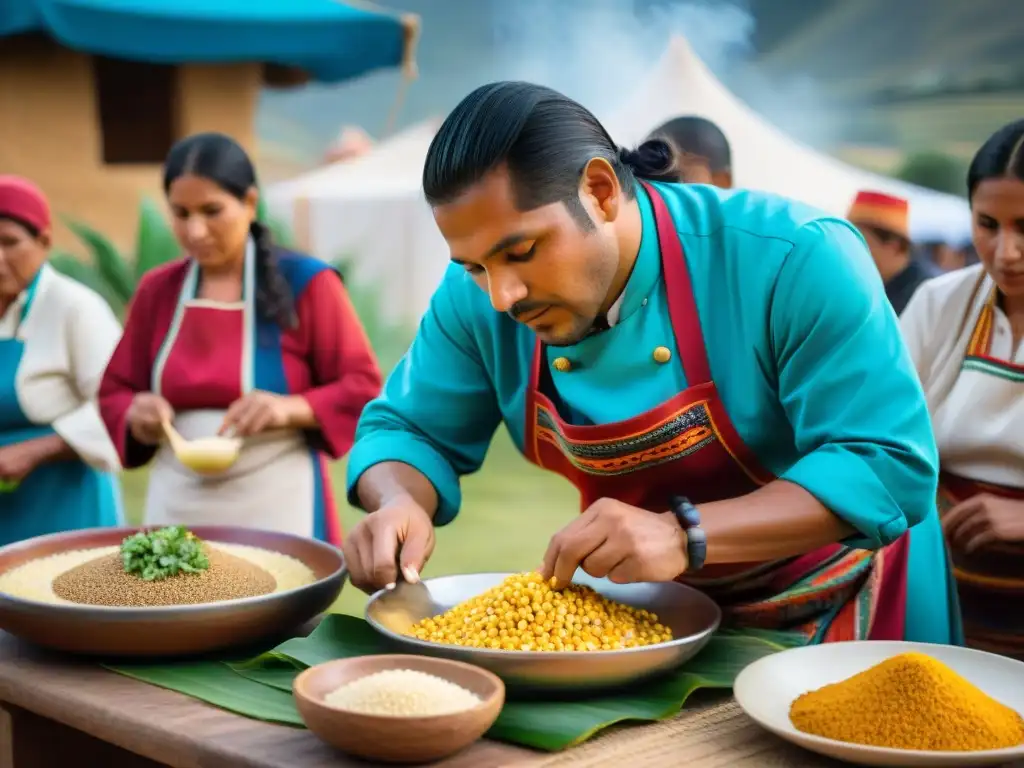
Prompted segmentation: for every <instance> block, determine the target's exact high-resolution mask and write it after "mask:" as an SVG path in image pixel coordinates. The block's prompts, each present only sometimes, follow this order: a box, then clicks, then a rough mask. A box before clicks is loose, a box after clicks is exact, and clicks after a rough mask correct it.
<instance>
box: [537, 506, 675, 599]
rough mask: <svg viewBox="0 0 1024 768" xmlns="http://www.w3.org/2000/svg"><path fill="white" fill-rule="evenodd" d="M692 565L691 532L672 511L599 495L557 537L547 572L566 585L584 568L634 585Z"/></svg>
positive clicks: (546, 560) (548, 556)
mask: <svg viewBox="0 0 1024 768" xmlns="http://www.w3.org/2000/svg"><path fill="white" fill-rule="evenodd" d="M687 564H688V563H687V558H686V535H685V534H684V533H683V530H682V528H680V527H679V523H678V522H677V521H676V519H675V516H674V515H673V514H672V513H671V512H666V513H663V514H659V513H657V512H649V511H647V510H646V509H639V508H637V507H633V506H630V505H629V504H623V503H622V502H621V501H615V500H614V499H598V500H597V501H595V502H594V503H593V504H591V505H590V508H589V509H587V511H586V512H584V513H583V514H582V515H580V516H579V517H578V518H576V519H575V520H573V521H572V522H571V523H569V524H568V525H567V526H565V528H563V529H562V530H561V531H559V532H558V533H556V534H555V535H554V537H552V539H551V543H550V544H548V551H547V552H546V553H545V554H544V565H543V566H542V567H541V573H542V574H543V576H544V578H545V579H550V578H551V577H552V576H554V577H555V579H556V580H557V582H556V583H557V585H558V586H563V585H565V584H568V583H569V582H571V581H572V577H573V574H575V573H576V568H577V567H582V568H583V570H584V571H586V572H587V573H588V574H590V575H591V576H593V577H595V578H603V577H605V576H607V577H608V578H609V579H610V580H611V581H614V582H615V583H617V584H628V583H632V582H638V581H672V580H673V579H674V578H676V577H677V576H679V574H681V573H682V572H683V571H685V570H686V568H687Z"/></svg>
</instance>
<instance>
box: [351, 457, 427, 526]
mask: <svg viewBox="0 0 1024 768" xmlns="http://www.w3.org/2000/svg"><path fill="white" fill-rule="evenodd" d="M356 494H357V495H358V496H359V503H360V505H361V506H362V508H363V509H365V510H366V511H367V512H375V511H377V510H378V509H380V508H381V507H383V506H386V505H388V504H391V503H393V502H397V501H400V500H401V499H403V498H406V499H411V500H412V501H413V502H415V503H416V504H417V505H418V506H420V507H421V508H422V509H423V510H424V511H425V512H426V513H427V514H428V515H430V516H431V517H433V516H434V513H435V512H436V511H437V491H436V490H435V489H434V485H433V483H431V482H430V481H429V480H428V479H427V477H426V475H424V474H423V473H422V472H420V471H419V470H418V469H416V468H414V467H412V466H410V465H408V464H404V463H402V462H400V461H383V462H381V463H380V464H374V465H373V466H372V467H370V468H369V469H368V470H366V471H365V472H364V473H363V474H362V476H361V477H360V478H359V482H358V483H357V485H356Z"/></svg>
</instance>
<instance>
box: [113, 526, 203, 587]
mask: <svg viewBox="0 0 1024 768" xmlns="http://www.w3.org/2000/svg"><path fill="white" fill-rule="evenodd" d="M121 559H122V561H123V562H124V569H125V571H126V572H128V573H134V574H136V575H138V576H139V578H141V579H143V580H145V581H159V580H161V579H166V578H169V577H171V576H177V575H178V574H179V573H198V572H199V571H205V570H206V569H207V568H209V567H210V560H209V558H207V556H206V553H205V552H204V551H203V542H202V541H201V540H200V539H198V538H196V535H195V534H194V533H192V532H191V531H189V530H188V529H187V528H185V526H183V525H170V526H167V527H166V528H160V529H159V530H155V531H140V532H139V533H136V534H133V535H132V536H129V537H128V538H127V539H125V540H124V541H122V542H121Z"/></svg>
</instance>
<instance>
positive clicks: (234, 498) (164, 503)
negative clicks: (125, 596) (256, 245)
mask: <svg viewBox="0 0 1024 768" xmlns="http://www.w3.org/2000/svg"><path fill="white" fill-rule="evenodd" d="M198 283H199V269H198V266H197V265H196V264H195V262H193V263H192V264H191V265H190V267H189V270H188V273H187V275H186V277H185V281H184V285H183V286H182V289H181V294H180V296H179V298H178V306H177V308H176V309H175V313H174V318H173V320H172V321H171V327H170V329H169V330H168V332H167V338H166V339H165V340H164V343H163V345H162V346H161V348H160V352H159V353H158V355H157V357H156V361H155V363H154V366H153V378H152V385H151V389H152V391H153V392H154V393H156V394H162V393H164V392H165V391H167V390H168V389H171V388H173V389H174V390H175V395H174V397H170V396H167V395H164V396H165V397H167V399H168V400H169V401H170V402H171V403H172V405H173V406H175V420H174V426H175V428H176V429H177V430H178V431H179V432H180V433H181V435H182V436H183V437H184V438H185V439H187V440H192V439H195V438H201V437H210V436H213V435H216V434H217V431H218V430H219V429H220V427H221V425H222V423H223V419H224V415H225V413H226V409H223V408H216V409H211V408H209V407H208V406H209V404H210V402H231V401H233V400H236V399H238V398H239V397H241V396H242V395H244V394H247V393H249V392H251V391H253V389H255V388H256V387H255V383H254V382H255V379H256V357H257V350H256V329H257V321H256V312H255V295H256V287H255V253H254V250H253V247H252V244H251V243H250V245H249V247H248V248H247V250H246V256H245V271H244V279H243V289H242V301H241V302H236V303H223V302H214V301H207V300H204V299H198V298H196V293H197V288H198ZM177 345H181V347H182V349H183V350H187V352H188V354H187V357H183V358H182V361H183V362H181V363H178V364H177V365H175V364H174V361H173V357H172V355H173V352H174V350H175V348H176V346H177ZM229 357H230V359H238V360H239V361H240V365H241V387H240V388H239V389H238V390H237V391H232V392H224V391H218V392H212V391H210V389H209V386H207V387H206V388H204V387H203V386H202V383H201V382H202V381H203V379H202V374H201V373H199V374H198V375H197V376H196V378H197V379H198V381H197V382H196V384H198V385H199V386H196V387H194V388H190V387H189V381H188V379H189V378H190V376H189V374H190V370H195V368H197V367H199V366H198V365H195V364H194V363H191V361H192V359H193V358H194V359H195V360H202V359H204V358H205V359H207V360H211V361H216V362H217V363H219V362H221V361H223V360H224V359H229ZM168 361H171V365H170V367H171V368H172V369H173V370H172V371H171V373H170V374H168V373H167V368H168ZM190 363H191V364H190ZM211 364H216V363H211ZM169 377H170V378H169ZM317 460H318V459H317V457H316V456H315V455H314V452H313V451H312V450H311V449H310V447H309V445H308V444H307V442H306V440H305V437H304V435H303V433H302V432H301V431H300V430H293V429H289V430H276V431H269V432H265V433H262V434H259V435H256V436H254V437H250V438H247V439H246V440H245V442H244V444H243V447H242V451H241V454H240V456H239V458H238V461H237V462H236V463H235V464H234V465H233V466H232V467H231V468H230V469H228V470H227V471H226V472H224V473H222V474H219V475H215V476H202V475H199V474H196V473H195V472H193V471H192V470H190V469H188V468H187V467H185V466H184V465H182V464H181V462H179V461H178V460H177V458H176V457H175V456H174V452H173V451H172V450H171V448H170V446H169V445H168V444H167V443H166V442H165V443H162V444H161V446H160V448H159V450H158V451H157V454H156V456H155V457H154V460H153V465H152V471H151V474H150V481H149V490H148V493H147V496H146V514H145V523H146V525H175V524H182V525H237V526H245V527H252V528H261V529H266V530H273V531H282V532H285V533H292V534H297V535H299V536H305V537H310V538H312V537H313V536H314V529H315V509H316V507H317V506H318V505H317V503H316V496H317V485H318V482H317V479H316V478H317V468H318V467H317V464H316V462H317ZM331 517H333V516H331ZM334 523H335V529H338V528H340V525H338V524H337V521H334ZM329 526H330V521H328V527H329ZM325 538H328V539H329V540H331V541H335V540H336V539H337V540H338V541H340V531H338V530H333V531H332V530H330V529H329V530H328V531H327V535H326V536H325Z"/></svg>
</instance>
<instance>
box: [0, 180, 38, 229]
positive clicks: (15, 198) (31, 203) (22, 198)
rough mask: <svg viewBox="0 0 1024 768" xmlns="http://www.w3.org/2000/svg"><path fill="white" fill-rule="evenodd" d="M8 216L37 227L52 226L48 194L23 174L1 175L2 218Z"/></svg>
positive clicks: (0, 201) (0, 208)
mask: <svg viewBox="0 0 1024 768" xmlns="http://www.w3.org/2000/svg"><path fill="white" fill-rule="evenodd" d="M2 217H8V218H12V219H17V220H18V221H21V222H24V223H25V224H28V225H29V226H32V227H35V228H36V229H38V230H39V231H40V232H42V231H43V230H46V229H49V228H50V203H49V202H47V200H46V195H44V194H43V192H42V190H41V189H39V187H37V186H36V185H35V184H33V183H32V182H31V181H29V180H28V179H23V178H22V177H21V176H0V218H2Z"/></svg>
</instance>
